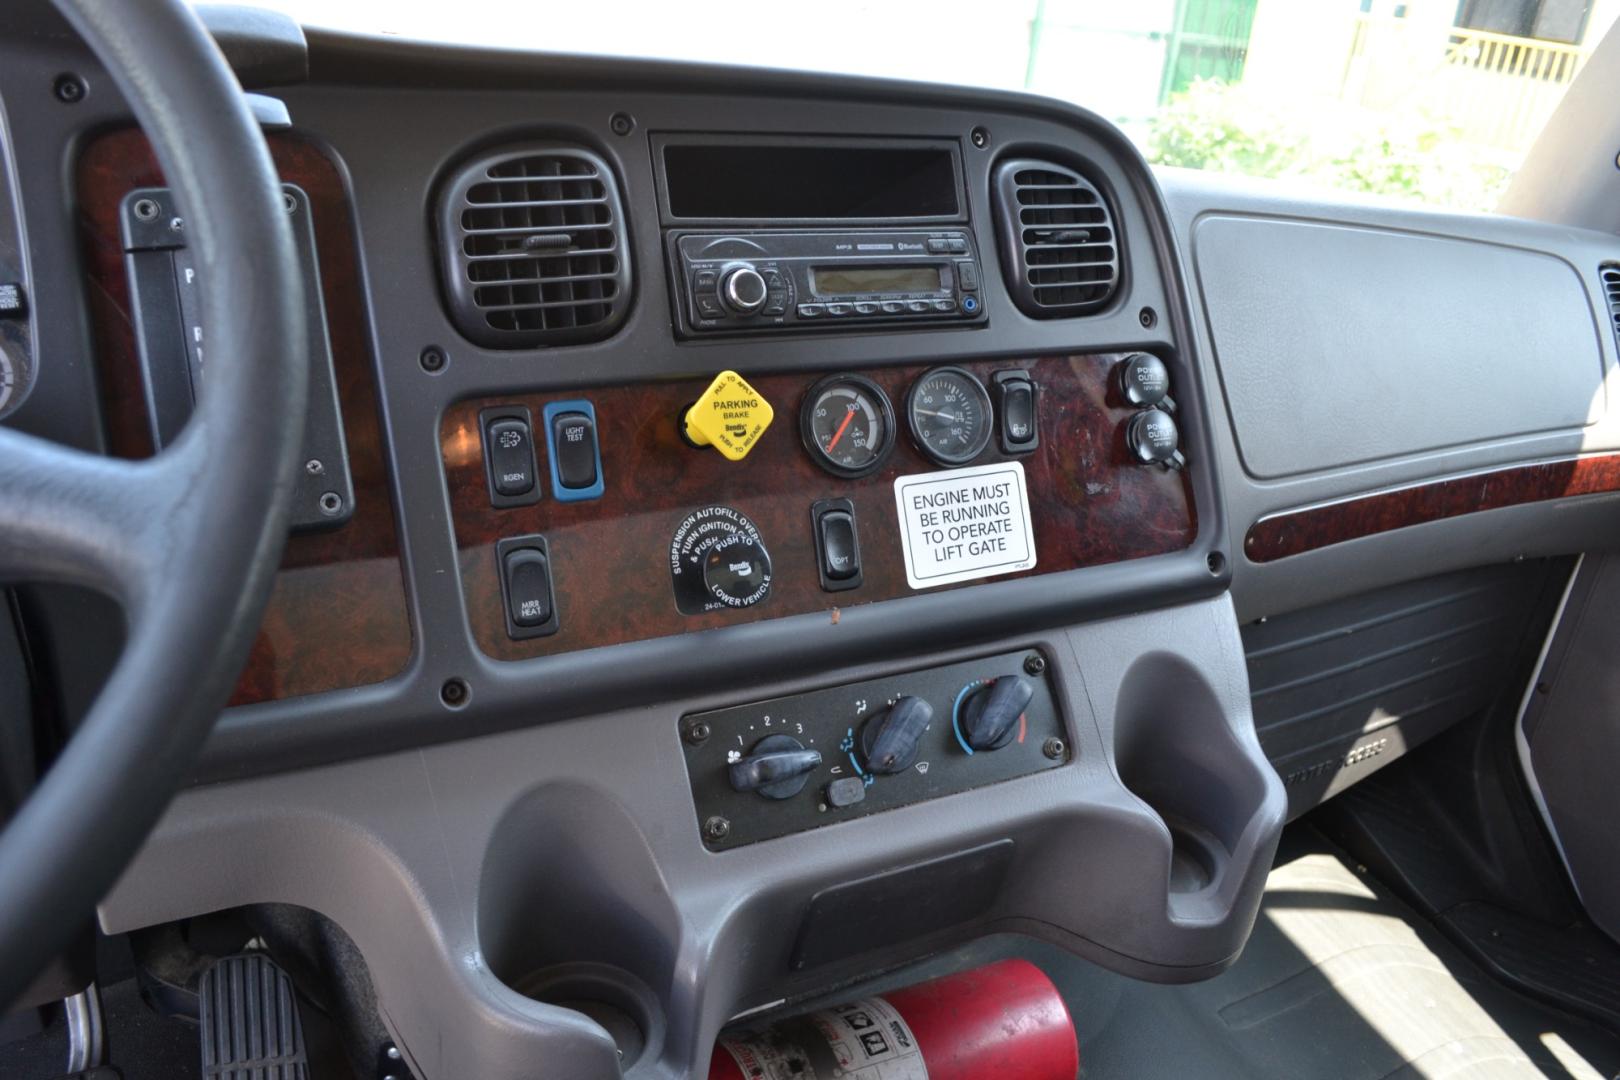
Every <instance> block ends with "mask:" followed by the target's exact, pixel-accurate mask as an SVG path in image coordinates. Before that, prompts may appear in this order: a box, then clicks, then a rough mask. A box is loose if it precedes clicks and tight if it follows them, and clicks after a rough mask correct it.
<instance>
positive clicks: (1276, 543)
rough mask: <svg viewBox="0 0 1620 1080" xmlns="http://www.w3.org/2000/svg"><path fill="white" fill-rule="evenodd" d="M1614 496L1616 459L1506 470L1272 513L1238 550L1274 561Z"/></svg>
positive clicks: (1619, 479)
mask: <svg viewBox="0 0 1620 1080" xmlns="http://www.w3.org/2000/svg"><path fill="white" fill-rule="evenodd" d="M1615 491H1620V454H1594V455H1590V456H1585V457H1572V458H1564V459H1561V460H1558V461H1544V462H1538V463H1536V464H1532V465H1513V466H1508V467H1507V468H1502V469H1493V470H1491V471H1488V472H1480V473H1470V474H1468V475H1466V476H1454V477H1450V478H1447V479H1444V480H1436V481H1432V482H1429V483H1423V484H1414V485H1412V486H1410V487H1402V488H1395V489H1393V490H1390V491H1379V492H1373V493H1372V494H1369V495H1360V496H1355V497H1353V498H1349V499H1343V500H1340V501H1338V502H1331V503H1324V504H1322V505H1320V506H1307V507H1302V508H1300V509H1298V510H1290V511H1285V512H1284V513H1281V514H1273V515H1271V516H1269V517H1264V518H1261V519H1260V520H1259V521H1257V522H1255V523H1254V524H1253V525H1252V526H1250V528H1249V533H1248V535H1247V536H1246V537H1245V538H1244V541H1243V552H1244V554H1245V555H1247V556H1248V558H1249V560H1250V561H1251V562H1257V563H1267V562H1275V561H1276V560H1278V559H1286V558H1288V557H1289V556H1291V555H1299V554H1302V553H1304V552H1307V551H1315V550H1316V549H1318V548H1324V547H1327V546H1329V545H1331V544H1342V543H1344V542H1345V541H1347V540H1355V539H1359V538H1360V537H1363V536H1375V535H1377V534H1378V533H1384V532H1390V531H1392V530H1394V529H1404V528H1406V527H1408V526H1411V525H1422V524H1424V523H1425V522H1430V521H1441V520H1443V519H1446V518H1453V517H1460V516H1462V515H1464V514H1474V513H1478V512H1480V511H1482V510H1498V509H1501V508H1503V507H1507V506H1521V505H1524V504H1526V503H1535V502H1546V501H1548V500H1550V499H1564V498H1570V497H1572V496H1578V495H1601V494H1605V493H1608V492H1615Z"/></svg>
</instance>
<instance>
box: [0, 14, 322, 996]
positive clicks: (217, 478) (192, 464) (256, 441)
mask: <svg viewBox="0 0 1620 1080" xmlns="http://www.w3.org/2000/svg"><path fill="white" fill-rule="evenodd" d="M53 3H54V4H55V6H56V8H57V10H58V11H60V12H61V13H62V14H63V15H64V16H66V17H67V19H68V21H69V22H70V23H71V24H72V25H73V27H74V28H75V29H76V30H77V31H78V32H79V34H80V35H81V36H82V37H83V38H84V40H85V43H86V44H87V45H88V46H89V47H90V49H91V51H93V52H94V53H95V55H96V57H97V59H98V60H99V61H100V62H101V64H102V66H103V67H105V68H106V70H107V71H108V73H109V74H110V75H111V76H112V78H113V80H114V81H115V82H116V83H117V85H118V87H119V88H120V89H121V90H122V91H123V93H124V96H125V98H126V99H127V100H128V101H129V104H130V106H131V108H132V109H133V111H134V113H135V117H136V119H137V120H138V121H139V122H140V125H141V127H142V128H143V129H144V130H145V132H146V135H147V137H148V138H149V139H150V140H151V142H152V144H153V147H154V149H155V150H156V152H157V157H158V161H159V162H160V163H161V164H162V166H163V172H164V175H165V176H166V177H167V179H168V182H169V183H170V184H171V185H172V186H173V188H174V190H175V192H176V196H177V198H178V200H179V203H180V205H181V206H182V207H184V209H185V214H186V232H187V235H188V238H189V239H188V243H189V245H190V246H191V248H192V250H193V251H194V253H195V255H196V257H197V259H198V262H199V265H200V266H201V267H202V269H203V271H204V273H203V275H202V277H203V281H204V282H205V285H204V288H203V297H202V299H203V318H204V320H205V321H206V323H207V326H208V335H209V339H210V342H211V346H210V349H209V367H208V377H207V379H206V380H205V383H204V386H203V389H202V393H201V395H200V400H199V401H198V403H197V408H196V411H195V413H194V414H193V415H192V417H191V422H190V423H189V424H187V425H186V428H185V430H184V431H183V432H182V434H181V436H180V438H178V439H177V440H175V441H174V442H173V443H171V444H170V445H169V446H168V447H166V448H165V449H164V450H163V451H162V452H161V453H159V454H158V455H156V456H155V457H152V458H150V459H147V460H144V461H121V460H114V459H111V458H105V457H99V456H96V455H92V454H86V453H82V452H79V451H74V450H69V449H67V448H65V447H62V446H59V445H56V444H54V443H49V442H45V441H42V440H40V439H35V438H31V437H28V436H25V435H22V434H20V433H18V432H15V431H10V430H7V429H4V428H0V581H3V582H20V581H28V580H42V579H49V580H55V581H65V582H71V583H75V584H80V585H86V586H91V587H94V588H97V589H99V590H101V591H104V592H107V593H109V594H111V595H112V596H114V597H115V598H117V599H118V600H119V601H120V602H121V603H122V605H123V608H124V611H125V618H126V622H127V636H126V645H125V648H124V652H123V655H122V656H121V657H120V659H119V662H118V665H117V667H116V668H115V669H114V670H113V673H112V675H111V676H110V677H109V679H108V681H107V683H106V685H105V686H104V687H103V688H102V690H101V694H100V696H99V697H98V698H97V699H96V701H95V703H94V705H92V707H91V709H90V711H89V713H88V715H87V716H86V717H85V719H84V721H83V723H82V724H81V725H80V726H79V729H78V731H77V733H76V734H75V735H74V737H73V738H72V740H70V742H69V743H68V745H67V747H66V749H65V750H64V751H63V752H62V754H61V755H60V757H59V758H58V760H57V761H56V763H55V765H54V766H53V767H52V768H51V769H50V771H49V772H47V773H46V775H45V776H44V778H43V779H42V780H41V782H40V784H39V785H38V786H37V787H36V788H35V790H34V791H33V793H32V794H31V795H30V796H29V798H28V799H27V801H26V802H25V803H24V804H23V805H22V807H21V808H20V809H19V810H18V812H17V813H16V814H15V815H14V816H13V818H12V819H11V821H10V822H9V823H8V824H7V825H6V827H5V831H4V832H3V833H0V1011H3V1009H4V1006H6V1005H7V1004H9V1003H10V1002H12V1001H14V1000H15V999H16V998H17V996H18V995H19V994H20V993H21V992H22V990H23V989H25V988H26V986H27V985H28V983H29V981H30V980H31V979H32V978H33V977H34V976H35V975H36V974H37V972H38V971H39V970H40V969H41V968H43V967H44V965H45V964H46V963H47V962H48V961H49V960H50V959H51V958H52V957H53V956H55V955H56V954H57V953H58V952H59V951H60V950H61V949H62V948H63V947H64V946H65V945H67V944H68V942H69V941H70V940H71V938H72V935H73V934H74V933H75V932H76V931H78V930H80V929H81V928H82V927H83V925H84V922H85V920H86V919H87V918H88V917H89V916H90V915H91V913H92V912H93V910H94V907H95V904H96V903H97V902H98V901H99V900H100V899H101V897H102V896H103V895H104V894H105V893H106V892H107V890H108V889H109V888H111V887H112V885H113V883H114V882H115V881H116V880H117V878H118V875H119V874H120V873H121V872H122V871H123V869H124V867H125V866H126V865H127V864H128V862H129V860H130V858H131V857H132V856H133V855H134V853H135V851H136V849H137V848H138V847H139V845H140V844H141V842H142V840H143V839H144V838H145V837H146V835H147V833H148V832H149V831H150V830H151V829H152V826H153V825H154V824H155V823H156V822H157V819H158V817H159V816H160V815H161V814H162V812H163V810H164V808H165V807H166V806H167V805H168V803H169V800H170V799H171V798H172V797H173V795H174V793H175V791H176V790H178V788H179V786H180V784H181V782H182V781H183V779H184V778H185V774H186V771H187V770H188V769H189V768H190V766H191V763H192V761H193V759H194V758H195V756H196V753H197V751H198V749H199V748H200V747H201V745H202V742H203V740H204V738H205V737H206V736H207V734H208V732H209V730H210V728H212V726H213V723H214V720H215V718H216V717H217V716H218V714H219V712H220V710H221V709H222V708H223V707H224V705H225V703H226V701H227V699H228V697H229V695H230V692H231V688H232V685H233V684H234V682H235V679H236V678H237V676H238V674H239V673H240V671H241V667H242V664H243V663H244V662H245V661H246V658H247V653H248V649H249V647H250V646H251V645H252V642H253V637H254V635H255V633H256V631H257V629H258V626H259V621H260V618H261V617H262V615H263V613H264V606H265V603H266V602H267V600H268V599H269V595H270V586H271V583H272V581H273V578H274V574H275V570H276V566H277V564H278V562H279V561H280V557H281V550H282V547H283V545H284V544H285V542H286V533H287V522H288V513H289V508H290V506H291V503H292V493H293V482H294V470H295V468H296V466H297V462H298V455H299V449H300V444H301V442H302V438H303V417H304V402H305V398H306V393H307V391H306V384H307V381H308V371H309V356H308V350H307V348H306V345H305V342H306V337H305V326H306V324H305V317H306V316H305V312H304V309H303V303H302V297H303V292H302V289H301V287H300V283H299V282H300V278H299V269H298V261H297V257H296V254H295V249H294V246H293V236H292V230H291V228H290V227H289V225H288V222H287V215H286V212H285V210H284V209H283V207H282V199H281V185H280V182H279V180H278V179H277V177H276V171H275V168H274V166H273V165H272V164H271V162H270V152H269V148H268V147H267V146H266V145H265V142H264V137H263V136H262V135H261V134H260V133H259V127H258V124H257V123H256V122H255V121H254V119H253V117H252V115H251V114H250V113H249V111H248V107H247V104H246V101H245V100H244V98H243V95H242V91H241V87H240V85H238V83H237V81H236V78H235V76H234V75H233V74H232V73H231V70H230V68H229V67H228V66H227V64H226V62H225V58H224V57H223V56H222V55H221V54H220V51H219V49H218V47H217V46H216V45H215V44H214V41H213V39H212V38H211V37H209V35H208V33H207V31H206V30H204V29H203V26H202V24H201V23H200V22H199V21H198V19H197V16H196V15H195V14H194V13H193V12H192V11H191V10H190V8H188V7H187V6H185V4H183V3H182V2H181V0H144V2H142V3H140V4H124V3H116V4H110V3H107V2H106V0H53ZM175 362H176V363H184V361H183V359H180V358H176V359H175Z"/></svg>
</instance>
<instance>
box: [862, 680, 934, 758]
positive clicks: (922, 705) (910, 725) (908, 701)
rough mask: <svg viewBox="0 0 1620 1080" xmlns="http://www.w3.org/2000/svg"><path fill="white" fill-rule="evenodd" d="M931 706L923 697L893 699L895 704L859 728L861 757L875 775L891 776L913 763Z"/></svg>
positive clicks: (929, 721)
mask: <svg viewBox="0 0 1620 1080" xmlns="http://www.w3.org/2000/svg"><path fill="white" fill-rule="evenodd" d="M933 719H934V707H933V706H932V705H930V704H928V702H926V701H924V700H923V699H922V698H918V697H911V696H910V695H907V696H905V697H899V698H895V700H894V704H893V705H890V706H889V707H888V708H887V709H885V710H883V711H882V712H880V713H878V714H877V715H876V716H874V717H872V719H870V720H868V721H867V722H866V723H865V725H863V726H862V728H861V756H862V757H863V758H865V759H866V767H867V768H868V769H870V770H872V771H873V772H875V773H878V774H881V775H887V776H892V775H894V774H895V773H902V772H905V771H906V770H907V769H909V768H911V766H912V765H914V764H916V761H917V752H918V750H919V749H920V747H921V743H922V737H923V732H925V731H927V730H928V725H929V724H930V723H932V722H933Z"/></svg>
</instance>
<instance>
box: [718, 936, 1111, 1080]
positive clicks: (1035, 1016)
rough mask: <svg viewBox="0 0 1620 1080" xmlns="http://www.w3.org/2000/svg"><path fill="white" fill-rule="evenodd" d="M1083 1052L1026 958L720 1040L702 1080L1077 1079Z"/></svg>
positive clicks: (1059, 1001)
mask: <svg viewBox="0 0 1620 1080" xmlns="http://www.w3.org/2000/svg"><path fill="white" fill-rule="evenodd" d="M1079 1071H1080V1047H1079V1044H1078V1042H1077V1041H1076V1038H1075V1032H1074V1023H1073V1021H1071V1020H1070V1019H1069V1010H1068V1009H1066V1008H1065V1007H1064V1005H1063V998H1062V997H1060V996H1059V995H1058V992H1057V987H1055V986H1053V985H1052V980H1050V979H1048V978H1047V977H1046V975H1045V974H1044V973H1043V972H1042V971H1041V970H1040V969H1039V968H1037V967H1036V966H1035V965H1034V964H1031V963H1030V962H1029V961H1027V960H1003V961H1001V962H999V963H995V964H989V965H986V966H985V967H981V968H975V969H973V970H972V971H963V972H959V973H957V974H955V975H947V976H945V977H944V978H940V979H935V980H933V981H932V982H925V983H919V984H917V985H916V986H908V987H905V988H903V989H900V990H891V991H890V992H888V993H886V994H884V995H882V996H881V997H869V998H863V999H861V1000H859V1001H851V1002H848V1003H846V1004H843V1005H835V1006H833V1007H832V1008H830V1009H822V1010H820V1011H818V1012H814V1013H810V1014H808V1015H805V1016H796V1017H789V1018H787V1019H784V1020H780V1021H777V1022H776V1023H774V1024H772V1025H771V1026H770V1027H768V1028H765V1029H763V1030H757V1031H744V1032H740V1033H738V1034H735V1035H727V1036H722V1037H721V1039H720V1041H719V1042H718V1043H717V1044H716V1045H715V1048H714V1056H713V1058H711V1059H710V1062H709V1080H833V1078H834V1077H837V1078H840V1080H879V1078H880V1077H881V1078H882V1080H987V1078H994V1080H1075V1077H1076V1075H1077V1074H1078V1073H1079Z"/></svg>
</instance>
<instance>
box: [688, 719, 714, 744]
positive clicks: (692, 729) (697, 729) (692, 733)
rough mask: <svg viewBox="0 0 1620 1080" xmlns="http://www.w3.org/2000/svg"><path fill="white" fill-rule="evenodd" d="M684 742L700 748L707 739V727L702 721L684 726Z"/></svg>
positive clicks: (695, 721)
mask: <svg viewBox="0 0 1620 1080" xmlns="http://www.w3.org/2000/svg"><path fill="white" fill-rule="evenodd" d="M685 737H686V741H687V743H688V744H689V745H691V746H701V745H702V744H703V743H705V742H707V741H708V739H709V725H708V724H705V723H704V722H703V721H702V720H694V721H692V723H690V724H688V725H687V726H686V735H685Z"/></svg>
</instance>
